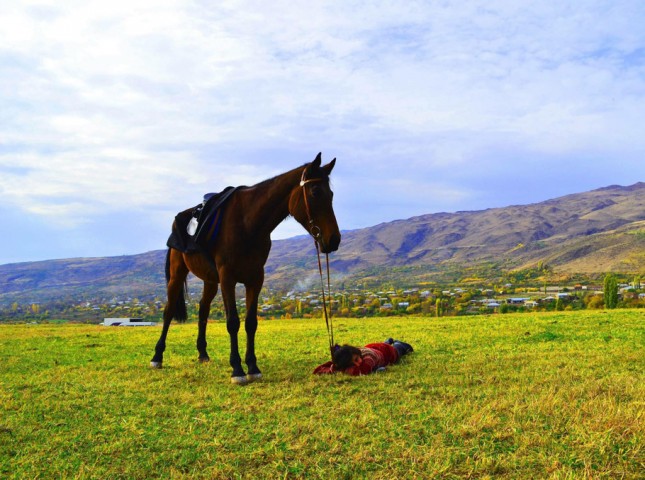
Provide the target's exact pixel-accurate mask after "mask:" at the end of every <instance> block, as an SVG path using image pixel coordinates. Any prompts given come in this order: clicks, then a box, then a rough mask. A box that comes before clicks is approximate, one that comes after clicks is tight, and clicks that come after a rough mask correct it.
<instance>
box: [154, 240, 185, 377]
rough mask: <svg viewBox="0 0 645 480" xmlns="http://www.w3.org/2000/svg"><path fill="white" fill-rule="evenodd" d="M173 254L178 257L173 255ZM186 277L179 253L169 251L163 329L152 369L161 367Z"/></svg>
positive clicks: (181, 298)
mask: <svg viewBox="0 0 645 480" xmlns="http://www.w3.org/2000/svg"><path fill="white" fill-rule="evenodd" d="M173 252H175V253H176V254H178V255H174V254H173ZM187 275H188V269H187V267H186V265H185V264H184V262H183V258H182V257H181V253H180V252H178V251H176V250H172V249H169V250H168V255H167V257H166V280H167V282H168V285H167V292H168V301H167V303H166V306H165V307H164V310H163V328H162V330H161V336H160V337H159V340H158V341H157V345H156V346H155V354H154V356H153V357H152V360H151V361H150V366H151V367H152V368H161V367H162V365H163V354H164V351H165V350H166V337H167V336H168V329H169V328H170V322H172V319H173V317H175V315H176V313H177V305H178V304H180V303H183V302H184V301H185V299H184V285H185V282H186V276H187ZM184 305H185V304H184ZM184 310H185V307H184ZM181 314H183V312H180V315H181ZM184 320H185V319H184Z"/></svg>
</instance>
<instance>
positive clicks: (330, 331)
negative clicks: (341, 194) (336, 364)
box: [300, 168, 335, 360]
mask: <svg viewBox="0 0 645 480" xmlns="http://www.w3.org/2000/svg"><path fill="white" fill-rule="evenodd" d="M306 173H307V169H306V168H305V169H304V170H303V171H302V176H301V177H300V187H301V188H302V196H303V198H304V200H305V211H306V213H307V222H308V224H309V233H310V234H311V236H312V237H313V239H314V245H315V246H316V256H317V257H318V272H319V273H320V288H321V290H322V302H323V313H324V315H325V324H326V325H327V338H328V339H329V351H330V353H331V356H332V360H333V359H334V346H335V343H334V324H333V323H332V319H331V304H330V305H329V314H328V313H327V299H326V296H325V282H324V280H323V270H322V262H321V261H320V245H319V244H318V242H319V240H320V237H321V234H322V231H321V230H320V227H318V225H316V224H315V223H314V219H313V218H312V216H311V210H310V209H309V200H307V189H306V188H305V187H306V186H307V185H308V184H310V183H314V182H322V181H323V180H324V179H323V178H310V179H305V174H306ZM325 260H326V266H327V296H328V297H329V299H330V302H331V279H330V275H329V254H328V253H325Z"/></svg>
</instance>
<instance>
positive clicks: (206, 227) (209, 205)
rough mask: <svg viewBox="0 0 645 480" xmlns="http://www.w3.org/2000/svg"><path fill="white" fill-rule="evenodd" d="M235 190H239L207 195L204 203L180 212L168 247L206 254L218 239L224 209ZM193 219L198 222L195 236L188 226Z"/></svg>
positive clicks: (185, 251) (232, 189)
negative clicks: (189, 231)
mask: <svg viewBox="0 0 645 480" xmlns="http://www.w3.org/2000/svg"><path fill="white" fill-rule="evenodd" d="M235 190H237V188H234V187H227V188H225V189H224V190H222V191H221V192H219V193H215V194H212V193H209V194H206V195H204V201H203V202H202V203H200V204H199V205H196V206H194V207H193V208H189V209H187V210H184V211H183V212H179V213H178V214H177V216H176V217H175V222H174V223H173V226H172V232H171V233H170V237H168V241H167V242H166V245H167V246H168V247H170V248H174V249H176V250H179V251H180V252H184V253H193V252H204V251H205V250H206V249H207V248H208V246H209V245H210V244H212V242H214V241H215V238H217V233H218V232H219V228H220V226H221V219H222V215H221V214H222V207H223V206H224V203H225V202H226V200H228V199H229V197H230V196H231V194H232V193H233V192H234V191H235ZM193 218H195V219H196V220H197V222H198V226H197V229H196V231H195V233H194V235H190V234H189V233H188V224H189V223H190V221H191V220H192V219H193Z"/></svg>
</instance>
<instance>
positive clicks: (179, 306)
mask: <svg viewBox="0 0 645 480" xmlns="http://www.w3.org/2000/svg"><path fill="white" fill-rule="evenodd" d="M170 250H171V249H170V248H169V249H168V252H167V253H166V285H168V282H170ZM187 292H188V279H186V280H184V285H183V287H182V289H181V290H180V291H179V297H177V303H176V304H175V308H174V312H173V315H172V318H174V319H175V320H177V321H178V322H179V323H184V322H185V321H186V319H187V318H188V312H187V311H186V294H187Z"/></svg>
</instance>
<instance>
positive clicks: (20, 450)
mask: <svg viewBox="0 0 645 480" xmlns="http://www.w3.org/2000/svg"><path fill="white" fill-rule="evenodd" d="M335 325H336V335H337V339H338V340H339V341H341V342H348V343H356V344H360V343H367V342H371V341H379V340H382V339H384V338H386V337H388V336H394V337H400V338H401V339H404V340H406V341H409V342H410V343H412V344H413V345H414V346H415V348H416V351H415V352H414V353H413V354H411V355H410V356H408V357H406V358H405V359H404V361H403V362H402V363H400V364H399V365H396V366H393V367H390V368H389V369H388V370H387V371H386V372H384V373H379V374H375V375H370V376H366V377H357V378H351V377H347V376H325V377H317V376H313V375H311V371H312V370H313V368H314V367H315V366H316V365H317V364H319V363H321V362H322V361H324V360H326V356H327V352H326V347H325V345H326V332H325V327H324V322H323V321H322V320H308V321H301V320H282V321H263V322H261V323H260V327H259V331H258V358H259V362H260V363H259V364H260V368H262V369H263V373H264V375H265V379H264V380H263V381H261V382H258V383H254V384H251V385H248V386H245V387H238V386H234V385H231V384H230V383H229V375H230V368H229V366H228V336H227V334H226V327H225V325H224V324H223V323H212V324H210V325H209V332H208V338H209V352H210V355H211V358H212V359H213V361H212V362H211V363H210V364H206V365H202V364H199V363H198V362H197V352H196V350H195V346H194V345H195V339H196V329H197V327H196V325H194V324H193V325H173V327H172V328H171V331H170V335H169V343H168V350H167V351H166V352H167V353H166V358H165V367H164V369H162V370H152V369H150V368H149V367H148V363H149V360H150V357H151V356H152V353H153V348H154V344H155V342H156V340H157V337H158V335H159V328H136V329H134V328H108V327H102V326H88V325H69V324H68V325H5V326H0V412H1V415H0V477H3V478H20V479H24V478H101V479H110V478H212V479H216V478H334V479H336V478H368V477H369V478H383V479H393V478H468V477H475V478H493V477H494V478H643V477H644V476H645V458H644V457H645V450H644V448H643V443H644V441H645V438H644V430H645V374H644V372H645V348H644V347H645V312H643V311H639V310H622V311H621V310H619V311H611V312H582V313H577V312H558V313H544V314H514V315H502V316H500V315H496V316H488V317H461V318H442V319H429V318H409V317H406V318H380V319H363V320H360V319H359V320H347V319H335Z"/></svg>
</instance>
